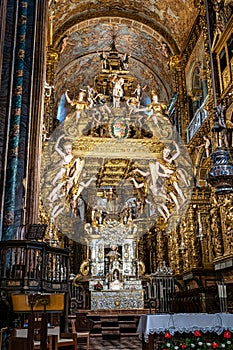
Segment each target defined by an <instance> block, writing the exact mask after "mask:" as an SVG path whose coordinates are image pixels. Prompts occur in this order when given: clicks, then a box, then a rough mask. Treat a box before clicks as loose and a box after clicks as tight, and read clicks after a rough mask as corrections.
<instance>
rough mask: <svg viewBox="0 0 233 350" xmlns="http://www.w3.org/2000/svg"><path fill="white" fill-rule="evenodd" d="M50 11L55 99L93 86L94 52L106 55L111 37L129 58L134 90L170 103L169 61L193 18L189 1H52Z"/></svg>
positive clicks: (194, 12) (96, 62)
mask: <svg viewBox="0 0 233 350" xmlns="http://www.w3.org/2000/svg"><path fill="white" fill-rule="evenodd" d="M49 11H50V12H49V15H50V17H49V18H50V28H53V29H52V31H51V37H52V43H53V47H54V48H55V49H56V50H57V51H58V52H59V61H58V65H57V70H56V74H55V76H56V82H55V87H56V88H55V90H56V95H57V99H59V98H60V97H61V95H62V94H63V93H64V91H65V90H66V89H69V90H71V91H72V93H73V94H76V93H77V92H78V89H80V88H85V87H86V86H87V85H91V86H93V84H94V78H95V76H96V75H97V74H98V73H99V72H100V70H101V63H100V57H99V53H100V52H102V51H105V52H109V51H110V47H111V43H112V38H113V35H115V45H116V49H117V51H118V52H119V55H120V56H121V57H123V55H124V53H127V54H129V55H130V60H129V71H130V74H131V75H132V76H134V77H135V86H136V84H137V83H138V82H139V83H140V84H141V85H143V86H145V85H147V87H148V89H149V90H152V89H154V90H156V91H157V92H158V96H159V99H160V101H163V102H165V103H169V99H170V97H171V95H172V93H173V91H172V74H171V71H170V70H169V65H168V63H169V57H170V56H171V55H175V54H179V53H180V52H182V50H183V48H184V47H185V43H186V41H187V38H188V36H189V33H190V30H191V27H192V25H193V23H194V21H195V18H196V15H197V10H196V9H195V7H194V4H193V0H178V1H173V2H171V1H163V2H161V1H157V0H149V1H147V0H145V1H143V6H142V2H141V1H138V0H134V1H109V0H101V1H100V0H51V1H50V10H49ZM64 38H66V39H65V40H66V41H65V45H64ZM164 43H165V45H166V46H167V53H166V54H164V52H163V51H162V45H163V44H164Z"/></svg>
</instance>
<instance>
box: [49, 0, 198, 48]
mask: <svg viewBox="0 0 233 350" xmlns="http://www.w3.org/2000/svg"><path fill="white" fill-rule="evenodd" d="M51 2H52V3H53V14H54V25H55V26H54V32H55V33H56V32H57V33H61V30H62V31H63V32H64V31H65V30H66V29H68V27H70V26H71V24H73V25H74V24H75V23H77V22H80V21H83V19H87V18H98V17H101V16H102V15H104V16H114V14H116V13H118V17H124V18H131V19H135V20H139V18H140V19H141V20H139V22H141V23H145V24H148V25H149V26H151V27H154V28H157V29H158V32H159V31H160V32H161V33H163V34H164V35H163V36H164V38H166V37H167V38H168V37H170V38H171V39H172V38H173V40H174V42H175V43H176V45H177V47H178V48H179V50H180V51H182V49H183V47H184V45H185V44H186V40H187V38H188V35H189V33H190V30H191V28H192V25H193V23H194V21H195V18H196V15H197V9H195V7H194V1H193V0H177V1H170V0H166V1H158V0H144V1H143V6H142V1H141V0H133V1H122V0H118V1H116V0H115V1H112V0H70V1H67V0H56V1H51ZM101 13H102V15H101ZM61 35H62V33H61Z"/></svg>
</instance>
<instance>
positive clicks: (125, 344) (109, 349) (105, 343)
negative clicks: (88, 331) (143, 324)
mask: <svg viewBox="0 0 233 350" xmlns="http://www.w3.org/2000/svg"><path fill="white" fill-rule="evenodd" d="M79 349H80V350H84V349H86V348H85V346H82V347H81V346H80V347H79ZM116 349H117V350H141V349H142V346H141V342H140V340H139V339H138V337H137V336H135V337H130V338H127V337H122V338H121V339H120V340H103V339H102V338H91V345H90V350H116Z"/></svg>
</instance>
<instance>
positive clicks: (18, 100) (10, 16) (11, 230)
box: [0, 0, 47, 240]
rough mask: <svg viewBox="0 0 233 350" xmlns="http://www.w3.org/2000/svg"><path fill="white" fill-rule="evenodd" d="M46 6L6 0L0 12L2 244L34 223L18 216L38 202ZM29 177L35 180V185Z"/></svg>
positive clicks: (32, 208) (43, 0)
mask: <svg viewBox="0 0 233 350" xmlns="http://www.w3.org/2000/svg"><path fill="white" fill-rule="evenodd" d="M46 6H47V1H46V0H42V1H39V0H34V1H30V0H24V1H23V0H14V1H13V0H8V1H7V8H6V11H5V13H6V22H7V26H8V27H7V29H6V30H5V37H4V39H5V40H4V43H1V47H2V45H3V44H4V50H3V61H2V72H4V74H2V77H4V76H5V77H6V78H5V80H3V79H2V80H1V86H0V95H1V92H3V94H2V95H1V96H2V101H1V102H2V106H3V108H1V110H0V120H1V126H2V127H3V130H4V131H5V133H4V135H3V140H4V144H3V145H2V144H1V143H0V148H2V149H3V161H2V163H1V165H2V169H1V170H2V172H1V174H2V179H1V183H2V184H3V186H2V189H1V190H0V192H1V193H0V199H1V207H2V210H1V223H0V224H1V228H2V237H1V239H2V240H8V239H17V238H20V237H19V236H18V232H19V228H20V226H22V225H23V226H25V224H30V223H32V222H35V220H29V219H28V218H26V216H25V215H23V214H24V213H25V210H24V209H25V207H26V209H27V210H28V211H30V212H34V213H35V214H36V208H35V203H36V205H37V200H36V198H37V197H39V173H40V171H39V159H40V142H39V140H40V137H41V136H40V130H41V127H40V124H41V105H42V101H41V96H42V95H43V94H42V92H43V79H44V66H45V60H44V59H43V54H44V55H45V30H43V29H45V28H46V18H47V17H46ZM8 20H9V21H8ZM0 68H1V67H0ZM4 91H6V92H7V93H6V92H5V93H4ZM33 150H34V153H33ZM32 153H33V155H32ZM30 173H34V175H35V178H36V180H35V182H34V183H33V181H32V179H31V178H30ZM29 183H30V187H31V189H30V188H29V185H28V184H29ZM30 191H31V192H32V193H33V195H32V196H31V197H30V203H29V202H27V200H26V198H28V196H29V193H30ZM26 202H27V203H26ZM0 231H1V229H0Z"/></svg>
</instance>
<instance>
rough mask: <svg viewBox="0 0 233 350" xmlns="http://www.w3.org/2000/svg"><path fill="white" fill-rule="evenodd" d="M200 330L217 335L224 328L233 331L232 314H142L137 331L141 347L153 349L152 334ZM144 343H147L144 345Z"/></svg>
mask: <svg viewBox="0 0 233 350" xmlns="http://www.w3.org/2000/svg"><path fill="white" fill-rule="evenodd" d="M195 330H200V331H201V332H203V333H206V332H215V333H217V334H218V335H219V334H221V333H222V332H223V331H224V330H229V331H233V314H227V313H216V314H207V313H184V314H179V313H177V314H156V315H142V316H141V317H140V320H139V324H138V329H137V333H138V334H139V337H140V338H141V340H142V343H143V344H144V346H143V347H142V348H143V349H146V348H147V349H148V350H150V349H154V345H153V343H154V334H159V333H164V332H166V331H169V332H170V333H171V334H174V333H175V332H178V333H189V332H194V331H195ZM145 343H148V345H147V346H145Z"/></svg>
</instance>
